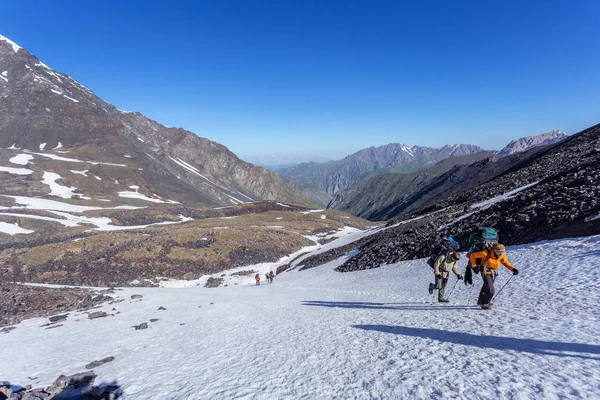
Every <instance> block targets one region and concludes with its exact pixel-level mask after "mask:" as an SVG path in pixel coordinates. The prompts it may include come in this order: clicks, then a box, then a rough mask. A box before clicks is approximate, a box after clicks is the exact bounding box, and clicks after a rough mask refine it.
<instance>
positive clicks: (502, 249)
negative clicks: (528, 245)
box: [492, 243, 506, 254]
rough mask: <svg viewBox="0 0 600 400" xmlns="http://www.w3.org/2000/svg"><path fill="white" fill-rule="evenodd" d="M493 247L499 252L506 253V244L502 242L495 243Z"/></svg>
mask: <svg viewBox="0 0 600 400" xmlns="http://www.w3.org/2000/svg"><path fill="white" fill-rule="evenodd" d="M492 249H493V250H494V251H495V252H496V253H498V254H504V253H506V249H505V248H504V245H503V244H500V243H494V244H493V245H492Z"/></svg>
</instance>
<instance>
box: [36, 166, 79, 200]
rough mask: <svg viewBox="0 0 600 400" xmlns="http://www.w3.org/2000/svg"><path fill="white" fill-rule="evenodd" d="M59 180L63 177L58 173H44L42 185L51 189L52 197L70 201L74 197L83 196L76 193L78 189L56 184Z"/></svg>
mask: <svg viewBox="0 0 600 400" xmlns="http://www.w3.org/2000/svg"><path fill="white" fill-rule="evenodd" d="M59 179H61V176H60V175H58V174H57V173H54V172H47V171H44V176H43V177H42V183H43V184H46V185H48V186H49V187H50V196H57V197H61V198H63V199H70V198H71V197H72V196H81V195H80V194H78V193H75V192H74V191H75V190H77V188H76V187H73V186H71V187H69V186H63V185H60V184H58V183H56V181H57V180H59Z"/></svg>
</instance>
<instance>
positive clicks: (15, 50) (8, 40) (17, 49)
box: [0, 35, 22, 53]
mask: <svg viewBox="0 0 600 400" xmlns="http://www.w3.org/2000/svg"><path fill="white" fill-rule="evenodd" d="M0 40H3V41H5V42H7V43H8V44H10V45H11V46H12V49H13V50H14V52H15V53H16V52H18V51H19V50H20V49H22V47H21V46H19V45H18V44H16V43H15V42H13V41H12V40H10V39H9V38H7V37H5V36H2V35H0Z"/></svg>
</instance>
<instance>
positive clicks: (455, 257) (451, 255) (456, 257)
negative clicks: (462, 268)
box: [450, 251, 460, 261]
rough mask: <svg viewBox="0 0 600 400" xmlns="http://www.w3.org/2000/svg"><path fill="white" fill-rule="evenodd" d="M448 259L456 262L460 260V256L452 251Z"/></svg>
mask: <svg viewBox="0 0 600 400" xmlns="http://www.w3.org/2000/svg"><path fill="white" fill-rule="evenodd" d="M450 257H451V258H452V259H453V260H455V261H458V260H460V254H458V253H457V252H455V251H453V252H452V253H450Z"/></svg>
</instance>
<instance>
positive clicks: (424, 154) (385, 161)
mask: <svg viewBox="0 0 600 400" xmlns="http://www.w3.org/2000/svg"><path fill="white" fill-rule="evenodd" d="M481 150H482V149H480V148H479V147H477V146H473V145H448V146H444V147H442V148H441V149H435V148H430V147H422V146H413V147H409V146H406V145H404V144H398V143H392V144H389V145H386V146H380V147H369V148H368V149H363V150H360V151H358V152H356V153H354V154H352V155H349V156H347V157H345V158H344V159H342V160H337V161H329V162H326V163H314V162H311V163H303V164H299V165H295V166H293V167H290V168H285V169H280V170H277V173H278V174H279V175H281V176H283V177H286V178H293V179H295V180H297V181H300V182H304V183H307V184H310V185H312V186H316V187H318V188H320V189H322V190H324V191H325V192H327V193H329V194H330V195H333V194H336V193H338V192H339V191H341V190H343V189H345V188H346V187H348V186H350V185H352V184H353V183H355V182H358V181H360V180H362V179H364V178H366V177H368V176H370V175H371V174H373V173H374V172H382V171H384V170H386V169H388V168H393V169H394V171H395V172H404V173H408V172H413V171H418V170H421V169H424V168H427V167H429V166H432V165H434V164H435V163H437V162H438V161H440V160H443V159H444V158H448V157H458V156H464V155H468V154H473V153H477V152H479V151H481Z"/></svg>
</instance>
